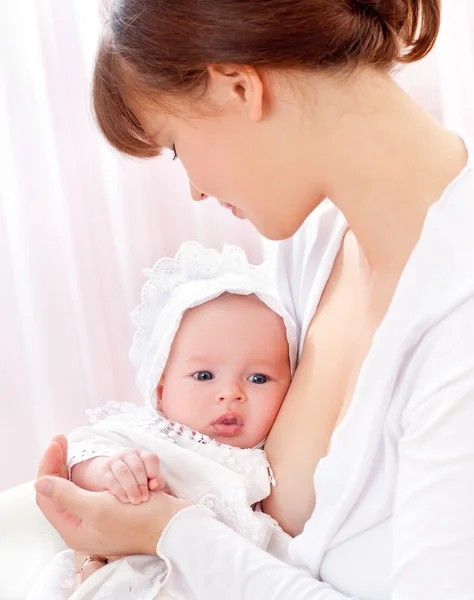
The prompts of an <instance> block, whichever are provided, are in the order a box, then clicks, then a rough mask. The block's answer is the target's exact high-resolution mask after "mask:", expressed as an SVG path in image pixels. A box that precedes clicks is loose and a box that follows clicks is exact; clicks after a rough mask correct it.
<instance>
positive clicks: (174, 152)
mask: <svg viewBox="0 0 474 600" xmlns="http://www.w3.org/2000/svg"><path fill="white" fill-rule="evenodd" d="M171 150H172V151H173V159H172V160H177V158H178V153H177V152H176V146H175V145H174V144H173V145H172V146H171Z"/></svg>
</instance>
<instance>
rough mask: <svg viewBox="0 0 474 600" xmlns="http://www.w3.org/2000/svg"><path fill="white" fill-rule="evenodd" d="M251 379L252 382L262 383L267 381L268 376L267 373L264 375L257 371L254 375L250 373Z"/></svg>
mask: <svg viewBox="0 0 474 600" xmlns="http://www.w3.org/2000/svg"><path fill="white" fill-rule="evenodd" d="M249 381H250V382H251V383H258V384H259V385H261V384H262V383H267V381H268V377H267V376H266V375H262V374H261V373H255V374H254V375H250V377H249Z"/></svg>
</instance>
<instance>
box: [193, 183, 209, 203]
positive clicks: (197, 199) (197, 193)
mask: <svg viewBox="0 0 474 600" xmlns="http://www.w3.org/2000/svg"><path fill="white" fill-rule="evenodd" d="M189 189H190V190H191V198H192V199H193V200H194V201H195V202H200V201H201V200H206V198H209V196H208V195H207V194H204V193H203V192H200V191H199V190H198V189H197V187H195V186H194V185H193V184H192V183H191V182H189Z"/></svg>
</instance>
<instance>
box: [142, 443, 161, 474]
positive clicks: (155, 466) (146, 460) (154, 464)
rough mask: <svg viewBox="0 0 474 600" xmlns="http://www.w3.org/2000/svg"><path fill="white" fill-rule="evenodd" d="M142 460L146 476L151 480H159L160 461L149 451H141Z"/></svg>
mask: <svg viewBox="0 0 474 600" xmlns="http://www.w3.org/2000/svg"><path fill="white" fill-rule="evenodd" d="M140 458H141V459H142V462H143V464H144V466H145V472H146V476H147V478H148V479H149V480H151V479H158V477H159V476H160V459H159V458H158V457H157V456H156V454H153V452H148V450H141V451H140Z"/></svg>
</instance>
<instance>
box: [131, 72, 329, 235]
mask: <svg viewBox="0 0 474 600" xmlns="http://www.w3.org/2000/svg"><path fill="white" fill-rule="evenodd" d="M265 85H266V84H265V82H264V81H263V80H262V79H261V78H259V76H258V75H257V74H256V73H255V72H252V74H251V75H246V74H245V73H244V74H243V75H242V74H239V73H237V74H234V73H231V74H227V75H226V74H224V73H214V74H212V73H211V75H210V78H209V84H208V88H207V93H206V100H205V102H206V106H205V107H204V108H203V106H202V105H201V106H200V107H199V108H198V107H194V111H193V105H192V104H191V103H189V102H188V103H186V104H185V103H184V102H183V103H181V105H180V106H179V107H177V110H176V111H174V112H175V113H176V114H167V115H164V114H163V111H160V110H157V109H151V108H146V109H145V108H142V107H140V106H139V105H137V104H131V103H129V106H130V108H131V109H132V111H133V112H134V114H135V116H136V117H137V118H138V120H139V121H140V123H141V124H142V126H143V128H144V129H145V131H146V133H147V134H148V136H149V137H151V138H152V139H153V140H154V141H155V142H156V143H157V144H158V145H159V146H162V147H166V148H169V149H170V150H175V151H176V154H177V156H178V157H179V159H180V160H181V162H182V164H183V166H184V168H185V170H186V172H187V175H188V177H189V181H190V185H191V191H192V195H193V198H194V199H195V200H202V199H205V198H206V197H207V196H211V197H213V198H216V199H217V200H219V201H220V202H221V204H223V205H227V207H228V208H231V210H232V212H233V213H234V215H235V216H237V217H239V218H245V219H248V220H249V221H250V222H251V223H252V224H253V225H254V226H255V228H256V229H257V230H258V231H259V232H260V233H261V234H262V235H263V236H265V237H267V238H269V239H275V240H279V239H285V238H288V237H290V236H292V235H293V234H294V233H295V232H296V231H297V230H298V229H299V227H300V226H301V224H302V223H303V221H304V220H305V219H306V217H307V216H308V215H309V214H310V212H312V210H313V209H314V208H315V207H316V206H317V205H318V204H319V203H320V202H321V201H322V200H323V199H324V197H325V194H324V192H323V186H322V184H321V182H320V181H318V174H317V173H314V172H312V167H311V169H310V168H309V163H310V162H311V165H314V162H315V159H316V160H317V156H316V148H314V147H312V148H311V149H310V150H309V151H307V144H306V137H307V135H306V132H305V127H304V124H303V122H302V119H301V109H300V107H298V106H297V105H294V104H291V103H288V99H287V98H281V97H280V98H277V97H276V96H275V94H274V95H273V96H270V95H269V93H268V92H267V89H268V85H267V87H265ZM282 95H284V93H283V94H282ZM178 114H179V116H177V115H178ZM308 152H309V153H310V154H312V156H310V158H311V161H308V155H307V154H308Z"/></svg>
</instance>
